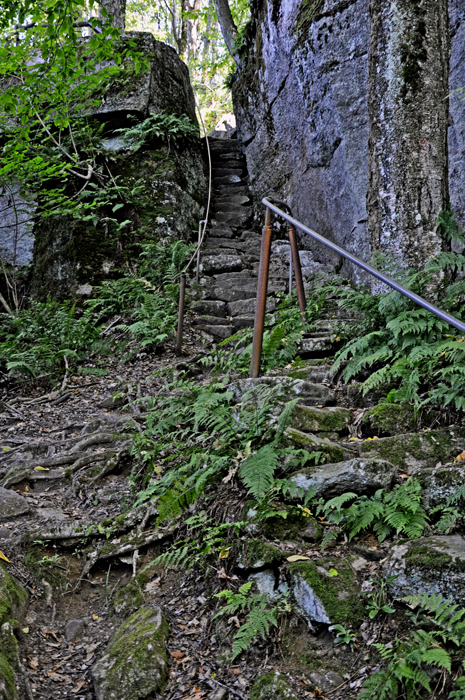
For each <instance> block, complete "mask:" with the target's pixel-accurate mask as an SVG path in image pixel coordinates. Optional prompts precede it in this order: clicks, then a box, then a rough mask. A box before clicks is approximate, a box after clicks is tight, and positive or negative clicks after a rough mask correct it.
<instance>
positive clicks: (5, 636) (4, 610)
mask: <svg viewBox="0 0 465 700" xmlns="http://www.w3.org/2000/svg"><path fill="white" fill-rule="evenodd" d="M26 603H27V593H26V591H25V590H24V588H22V586H20V585H19V583H18V582H17V581H15V579H14V578H13V577H12V576H10V574H9V573H8V572H7V571H6V570H5V569H4V568H3V566H1V565H0V700H17V698H18V693H17V689H16V683H15V672H16V669H17V660H18V645H17V642H16V638H15V636H14V634H13V626H14V625H15V624H16V619H15V618H21V617H22V615H23V614H24V611H25V607H26Z"/></svg>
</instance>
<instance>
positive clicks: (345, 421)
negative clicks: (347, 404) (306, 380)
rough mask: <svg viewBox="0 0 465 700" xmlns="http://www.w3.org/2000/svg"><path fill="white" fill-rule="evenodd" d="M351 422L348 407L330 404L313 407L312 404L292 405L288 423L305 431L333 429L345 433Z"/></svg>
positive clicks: (313, 431) (350, 413)
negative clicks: (329, 405) (323, 406)
mask: <svg viewBox="0 0 465 700" xmlns="http://www.w3.org/2000/svg"><path fill="white" fill-rule="evenodd" d="M350 423H352V412H351V411H349V409H348V408H340V407H338V406H331V407H326V408H315V407H314V406H311V407H310V406H303V405H300V404H297V406H294V410H293V412H292V417H291V420H290V423H289V425H290V426H291V427H292V428H297V430H303V431H304V432H307V433H315V432H320V431H335V432H337V433H347V431H348V426H349V425H350Z"/></svg>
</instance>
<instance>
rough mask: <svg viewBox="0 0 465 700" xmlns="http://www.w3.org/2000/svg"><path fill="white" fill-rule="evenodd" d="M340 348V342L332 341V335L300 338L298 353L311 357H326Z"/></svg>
mask: <svg viewBox="0 0 465 700" xmlns="http://www.w3.org/2000/svg"><path fill="white" fill-rule="evenodd" d="M339 348H340V343H338V342H333V338H332V336H328V335H326V336H322V337H316V338H315V337H310V338H302V340H301V342H300V346H299V351H298V354H299V355H307V356H313V357H328V356H329V355H334V353H335V352H336V350H338V349H339Z"/></svg>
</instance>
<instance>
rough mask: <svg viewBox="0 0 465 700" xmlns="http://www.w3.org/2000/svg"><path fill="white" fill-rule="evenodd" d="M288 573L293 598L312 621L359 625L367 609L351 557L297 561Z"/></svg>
mask: <svg viewBox="0 0 465 700" xmlns="http://www.w3.org/2000/svg"><path fill="white" fill-rule="evenodd" d="M288 572H289V576H290V586H291V589H292V593H293V596H294V599H295V601H296V603H297V605H298V606H299V608H300V609H301V611H302V614H303V615H304V617H305V618H306V619H307V620H308V622H309V623H310V624H311V623H312V622H320V623H326V624H328V625H331V624H333V625H334V624H341V625H344V626H346V627H356V626H358V625H359V624H360V622H361V620H362V618H363V614H364V610H363V605H362V603H361V598H360V589H359V586H358V582H357V579H356V576H355V574H354V571H353V569H352V567H351V564H350V561H349V560H347V559H342V558H336V557H323V558H322V559H319V560H318V561H308V562H307V561H305V562H296V563H295V564H291V566H290V567H289V569H288Z"/></svg>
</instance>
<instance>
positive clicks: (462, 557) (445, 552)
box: [384, 535, 465, 605]
mask: <svg viewBox="0 0 465 700" xmlns="http://www.w3.org/2000/svg"><path fill="white" fill-rule="evenodd" d="M384 575H385V576H386V577H389V576H394V575H395V576H397V578H396V579H394V580H393V581H392V582H391V584H390V588H391V591H392V594H393V595H394V596H396V597H397V598H402V597H404V596H407V595H415V594H417V593H427V594H428V595H432V594H435V595H438V594H439V593H440V594H441V595H442V596H444V598H450V599H451V600H453V601H455V602H456V603H459V604H460V605H463V601H464V599H465V540H464V539H463V537H461V536H460V535H441V536H437V537H421V538H420V539H417V540H410V541H409V542H405V543H403V544H398V545H395V546H394V547H393V548H392V549H391V551H390V554H389V558H388V560H387V562H386V564H385V566H384Z"/></svg>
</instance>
